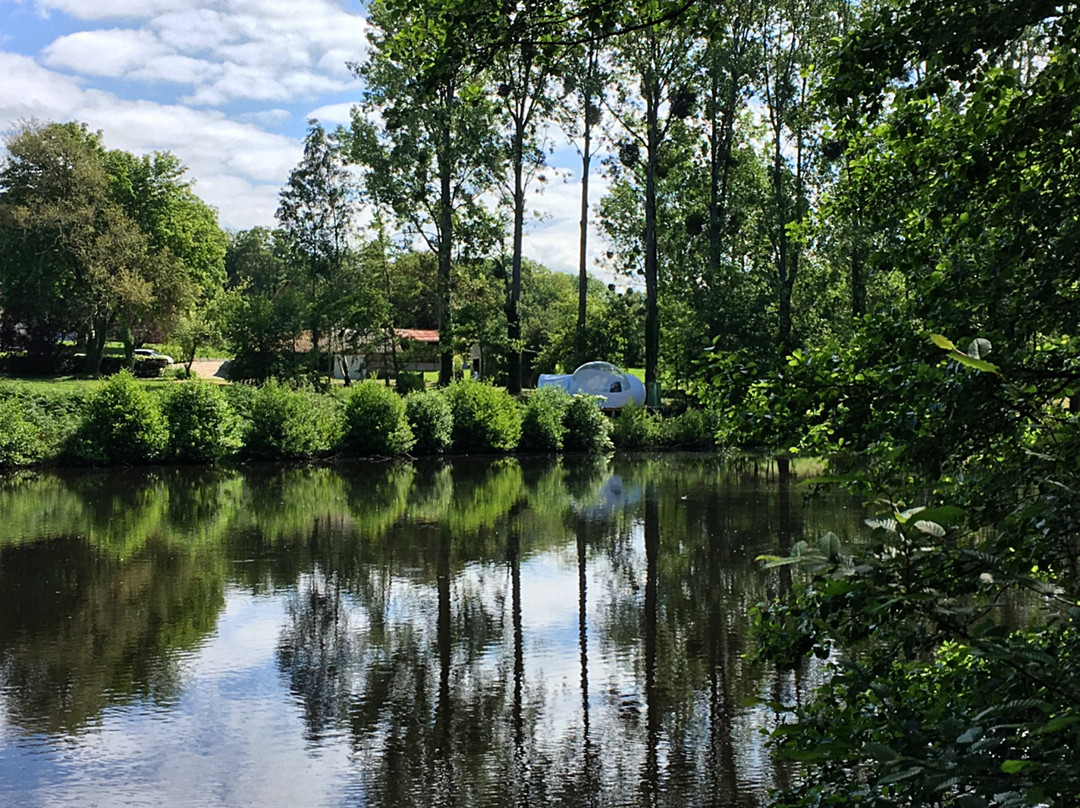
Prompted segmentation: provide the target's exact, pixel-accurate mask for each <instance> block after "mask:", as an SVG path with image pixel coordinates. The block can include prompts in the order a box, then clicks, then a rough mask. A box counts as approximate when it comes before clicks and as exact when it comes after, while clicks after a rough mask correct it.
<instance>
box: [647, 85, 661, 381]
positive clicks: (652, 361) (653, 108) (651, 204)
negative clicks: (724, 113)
mask: <svg viewBox="0 0 1080 808" xmlns="http://www.w3.org/2000/svg"><path fill="white" fill-rule="evenodd" d="M659 102H660V88H659V87H658V86H657V83H656V82H655V80H653V82H652V84H651V85H650V86H649V87H648V89H647V90H646V93H645V106H646V117H647V124H646V125H647V127H648V132H647V140H646V151H647V152H648V163H647V165H646V168H645V386H646V389H649V386H650V385H651V384H652V383H653V382H655V381H657V378H656V376H657V373H656V371H657V365H658V364H659V359H660V312H659V307H658V289H657V287H658V285H659V266H658V265H659V258H658V255H657V244H656V169H657V164H658V163H659V160H658V156H657V151H658V150H659V148H660V123H659V113H658V110H657V107H658V106H659Z"/></svg>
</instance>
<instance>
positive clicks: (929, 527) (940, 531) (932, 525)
mask: <svg viewBox="0 0 1080 808" xmlns="http://www.w3.org/2000/svg"><path fill="white" fill-rule="evenodd" d="M915 529H916V530H921V531H922V532H923V533H926V534H928V535H930V536H934V537H935V538H938V539H940V538H943V537H944V536H945V528H943V527H942V526H941V525H939V524H938V523H937V522H930V521H927V520H926V519H919V520H917V521H916V522H915Z"/></svg>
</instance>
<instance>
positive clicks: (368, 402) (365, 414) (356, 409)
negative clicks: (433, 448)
mask: <svg viewBox="0 0 1080 808" xmlns="http://www.w3.org/2000/svg"><path fill="white" fill-rule="evenodd" d="M415 442H416V438H415V437H414V436H413V431H412V427H411V426H410V425H409V419H408V418H407V417H406V415H405V400H404V399H403V398H402V397H401V396H399V395H398V394H397V393H395V392H394V391H393V390H392V389H390V388H389V387H387V386H386V385H384V384H382V383H381V382H378V381H375V380H374V379H369V380H368V381H365V382H361V383H360V384H358V385H356V386H355V387H354V388H353V389H352V391H351V392H350V393H349V396H348V398H347V399H346V401H345V430H344V435H343V436H342V442H341V447H342V449H343V450H344V451H345V452H347V453H349V454H354V455H401V454H405V453H406V452H408V451H409V450H410V449H411V448H412V447H413V444H414V443H415Z"/></svg>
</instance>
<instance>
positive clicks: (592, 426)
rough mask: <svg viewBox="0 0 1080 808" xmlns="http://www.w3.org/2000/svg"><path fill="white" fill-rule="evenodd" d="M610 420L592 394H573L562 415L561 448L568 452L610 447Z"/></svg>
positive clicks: (592, 450) (597, 450) (593, 450)
mask: <svg viewBox="0 0 1080 808" xmlns="http://www.w3.org/2000/svg"><path fill="white" fill-rule="evenodd" d="M610 425H611V422H610V421H609V420H608V418H607V416H606V415H604V413H603V412H601V411H600V408H599V407H598V406H597V405H596V399H595V398H594V397H593V396H573V397H572V398H571V399H570V404H569V406H568V407H567V408H566V415H565V416H563V426H565V427H566V434H565V435H564V436H563V448H565V449H566V450H567V451H570V452H603V451H606V450H608V449H610V448H611V439H610V438H609V437H608V430H609V429H610V428H611V427H610Z"/></svg>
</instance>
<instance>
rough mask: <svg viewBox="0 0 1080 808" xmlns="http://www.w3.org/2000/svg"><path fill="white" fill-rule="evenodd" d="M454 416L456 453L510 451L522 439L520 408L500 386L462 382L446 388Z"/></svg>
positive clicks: (453, 443) (453, 433) (453, 439)
mask: <svg viewBox="0 0 1080 808" xmlns="http://www.w3.org/2000/svg"><path fill="white" fill-rule="evenodd" d="M446 397H447V399H448V401H449V402H450V413H451V415H452V416H453V419H454V427H453V432H452V435H453V438H452V441H451V443H452V446H453V448H454V451H455V452H459V453H466V452H510V451H513V450H514V449H516V448H517V445H518V441H520V440H521V410H520V409H519V408H518V405H517V402H516V401H514V399H513V398H512V397H511V396H510V394H509V393H507V392H506V391H505V390H502V389H500V388H496V387H492V386H491V385H489V384H486V383H484V382H475V381H462V382H457V383H456V384H452V385H450V387H448V388H447V391H446Z"/></svg>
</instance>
